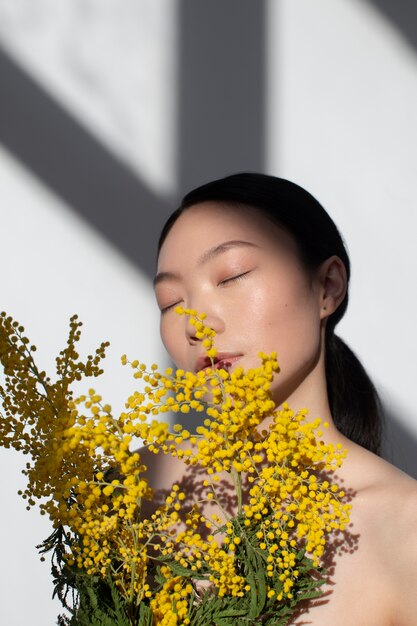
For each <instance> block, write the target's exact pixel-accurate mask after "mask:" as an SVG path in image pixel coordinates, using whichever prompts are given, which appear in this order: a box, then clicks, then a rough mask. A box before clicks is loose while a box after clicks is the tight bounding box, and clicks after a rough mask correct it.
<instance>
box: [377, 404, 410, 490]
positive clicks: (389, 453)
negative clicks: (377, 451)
mask: <svg viewBox="0 0 417 626" xmlns="http://www.w3.org/2000/svg"><path fill="white" fill-rule="evenodd" d="M384 415H385V433H384V438H383V453H382V456H383V457H384V459H386V460H387V461H389V462H390V463H392V464H393V465H395V466H396V467H399V468H400V469H401V470H403V472H405V473H406V474H409V475H410V476H412V477H413V478H415V479H416V480H417V454H416V452H417V440H416V436H415V434H414V433H412V432H411V431H410V430H409V429H408V428H407V427H406V426H404V424H402V423H401V422H400V420H399V419H398V418H397V417H396V416H395V414H394V412H393V411H392V409H391V410H387V409H385V408H384Z"/></svg>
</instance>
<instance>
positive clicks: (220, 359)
mask: <svg viewBox="0 0 417 626" xmlns="http://www.w3.org/2000/svg"><path fill="white" fill-rule="evenodd" d="M242 356H243V354H239V353H237V352H218V353H217V354H216V356H215V357H214V359H210V358H209V357H208V356H200V357H199V358H198V359H197V361H196V364H195V368H194V371H195V372H199V371H200V370H203V369H206V368H207V367H212V360H213V362H214V368H215V369H225V370H228V369H229V368H230V367H231V366H232V365H234V364H235V363H237V361H239V360H240V359H241V358H242Z"/></svg>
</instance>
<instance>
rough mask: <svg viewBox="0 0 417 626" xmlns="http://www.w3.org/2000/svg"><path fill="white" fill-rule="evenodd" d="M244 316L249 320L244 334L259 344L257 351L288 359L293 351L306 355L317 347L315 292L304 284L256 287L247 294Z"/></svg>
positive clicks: (317, 328) (317, 317) (318, 334)
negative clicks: (274, 287) (277, 287)
mask: <svg viewBox="0 0 417 626" xmlns="http://www.w3.org/2000/svg"><path fill="white" fill-rule="evenodd" d="M294 282H295V281H294ZM246 317H247V319H248V320H250V328H247V332H246V333H245V334H246V336H247V337H248V338H251V340H252V341H254V342H255V341H256V342H257V343H258V345H259V350H263V351H265V352H271V351H273V350H275V351H277V352H278V355H281V360H282V358H285V361H289V360H290V359H291V354H292V353H294V357H295V355H296V353H297V354H298V355H299V356H301V354H300V352H302V351H304V352H306V354H308V353H309V352H311V351H314V350H315V349H316V347H317V342H318V341H319V338H320V332H319V331H320V318H319V312H318V310H317V307H316V305H315V298H314V295H313V294H312V293H311V291H310V290H309V289H308V288H306V287H305V286H304V284H301V285H299V286H297V284H296V285H295V287H294V286H293V285H292V284H290V285H289V286H288V287H287V288H281V289H271V288H270V285H269V284H268V285H265V286H262V287H259V288H257V289H256V290H254V291H253V292H252V294H251V296H250V299H249V302H248V307H247V308H246ZM291 360H292V359H291ZM282 365H284V363H282Z"/></svg>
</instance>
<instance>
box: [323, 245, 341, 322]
mask: <svg viewBox="0 0 417 626" xmlns="http://www.w3.org/2000/svg"><path fill="white" fill-rule="evenodd" d="M319 280H320V303H319V304H320V319H325V318H326V317H329V315H331V314H332V313H334V312H335V311H336V309H337V307H338V306H339V304H340V303H341V302H343V299H344V297H345V295H346V289H347V274H346V268H345V266H344V264H343V263H342V261H341V260H340V258H339V257H338V256H331V257H329V258H328V259H326V260H325V261H324V262H323V263H322V264H321V265H320V268H319Z"/></svg>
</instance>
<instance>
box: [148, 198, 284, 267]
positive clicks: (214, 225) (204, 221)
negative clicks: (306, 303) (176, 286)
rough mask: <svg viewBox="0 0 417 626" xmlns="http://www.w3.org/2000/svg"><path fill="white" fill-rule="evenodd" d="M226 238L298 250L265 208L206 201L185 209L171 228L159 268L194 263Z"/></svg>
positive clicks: (272, 247)
mask: <svg viewBox="0 0 417 626" xmlns="http://www.w3.org/2000/svg"><path fill="white" fill-rule="evenodd" d="M226 241H246V242H248V243H252V244H254V245H255V246H258V247H259V248H261V249H264V250H268V249H269V250H271V251H278V250H279V249H280V250H281V251H282V250H284V249H286V250H288V249H290V250H291V251H293V252H294V251H295V244H294V241H293V239H292V237H291V236H290V235H289V234H288V233H287V232H286V231H285V230H284V229H282V228H281V227H280V226H278V224H275V223H274V222H272V220H270V219H269V218H268V217H267V216H266V215H265V214H264V213H263V212H262V211H261V210H259V209H256V208H254V207H251V206H247V205H237V204H228V203H225V202H212V201H210V202H203V203H201V204H196V205H194V206H191V207H189V208H187V209H185V210H184V212H183V213H182V214H181V215H180V217H179V218H178V219H177V221H176V222H175V223H174V224H173V226H172V228H171V230H170V231H169V233H168V235H167V237H166V239H165V241H164V243H163V245H162V247H161V250H160V254H159V258H158V269H159V270H160V269H161V268H162V269H164V268H165V266H166V265H167V266H169V265H171V264H173V263H175V262H176V261H181V260H183V259H186V258H188V259H189V261H190V262H192V261H193V260H196V259H197V258H199V256H200V255H201V254H202V253H203V252H204V251H205V250H208V249H210V248H212V247H214V246H217V245H220V244H222V243H224V242H226Z"/></svg>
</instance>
